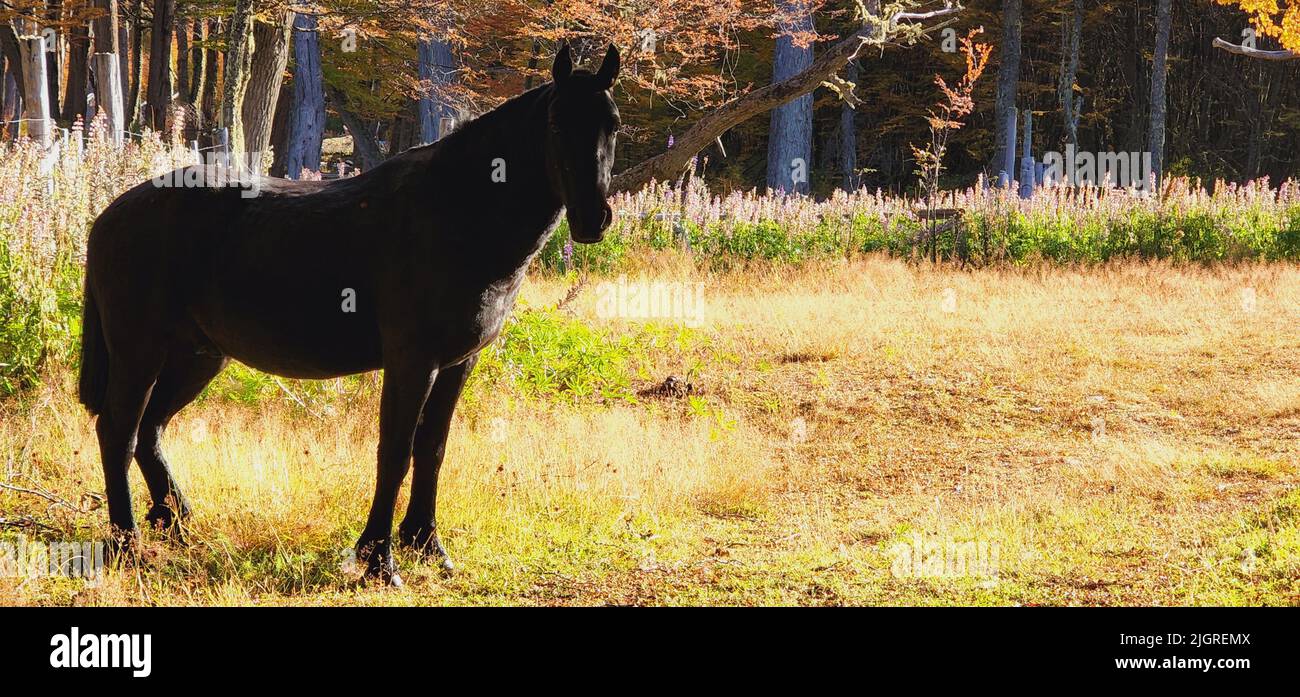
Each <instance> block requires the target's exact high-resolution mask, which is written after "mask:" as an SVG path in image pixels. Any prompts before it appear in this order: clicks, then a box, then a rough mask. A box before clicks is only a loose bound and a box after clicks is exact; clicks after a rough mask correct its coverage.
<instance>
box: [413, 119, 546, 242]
mask: <svg viewBox="0 0 1300 697" xmlns="http://www.w3.org/2000/svg"><path fill="white" fill-rule="evenodd" d="M530 96H531V98H532V99H531V101H527V102H522V103H518V104H512V105H510V108H509V109H505V108H503V109H498V110H497V111H495V112H489V113H488V114H486V115H484V116H482V117H480V119H479V120H478V121H476V122H474V123H471V124H469V125H467V126H466V128H465V130H464V131H462V132H458V133H454V134H452V135H451V136H449V141H448V142H447V143H446V145H447V146H448V147H447V148H446V149H445V150H444V151H443V152H441V153H440V154H439V155H438V156H437V157H436V159H435V161H434V162H433V164H432V166H433V167H435V168H438V169H439V170H440V174H441V176H442V177H443V181H445V182H447V183H448V185H449V189H450V190H451V191H453V192H455V195H456V196H457V204H458V206H464V207H467V208H466V210H467V211H468V212H469V214H470V217H471V218H473V219H474V220H476V221H478V222H479V223H483V222H486V223H488V224H487V225H483V226H482V228H481V229H480V230H479V231H477V232H476V234H481V235H484V236H485V237H484V238H483V242H485V243H486V244H485V252H487V251H489V250H490V251H491V252H492V253H493V254H497V255H501V257H502V259H501V261H502V263H503V264H506V265H508V264H510V263H517V264H518V265H520V266H522V265H524V264H526V263H527V262H528V260H529V259H531V258H532V256H533V254H535V253H536V251H537V250H538V249H539V248H540V247H541V245H542V243H543V242H544V241H545V240H544V238H545V236H546V234H547V233H548V232H549V230H550V228H551V226H552V225H553V224H554V222H555V221H556V219H557V217H558V215H559V212H560V208H561V205H562V204H561V202H560V199H559V197H558V196H557V195H556V194H555V192H554V190H553V188H552V186H551V183H550V179H549V175H548V172H547V166H546V155H545V133H546V123H545V120H544V119H545V111H544V109H545V107H544V106H543V105H542V104H540V103H538V101H537V100H538V99H539V98H540V95H531V94H529V95H525V97H530ZM516 257H517V258H516Z"/></svg>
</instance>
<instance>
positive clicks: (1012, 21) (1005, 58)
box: [993, 0, 1021, 179]
mask: <svg viewBox="0 0 1300 697" xmlns="http://www.w3.org/2000/svg"><path fill="white" fill-rule="evenodd" d="M1020 15H1021V0H1002V46H1001V47H1000V49H999V55H998V85H997V98H996V99H995V101H994V105H993V113H994V114H995V115H996V118H997V126H996V128H995V129H994V131H995V135H996V140H995V141H994V146H993V151H994V159H993V168H994V170H1004V169H1006V165H1005V163H1006V162H1008V161H1010V162H1014V161H1015V152H1016V144H1015V143H1014V142H1008V141H1007V133H1008V132H1010V129H1011V128H1012V127H1013V125H1014V124H1015V121H1016V114H1017V113H1018V112H1016V111H1015V109H1016V89H1017V87H1018V85H1019V82H1020ZM1014 170H1015V167H1014V166H1013V167H1012V171H1009V172H1007V177H1008V178H1010V179H1015V178H1016V172H1015V171H1014Z"/></svg>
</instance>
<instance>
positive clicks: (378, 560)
mask: <svg viewBox="0 0 1300 697" xmlns="http://www.w3.org/2000/svg"><path fill="white" fill-rule="evenodd" d="M437 375H438V368H437V366H436V365H435V364H434V363H433V362H432V361H428V360H421V359H418V358H414V357H410V356H402V357H398V358H390V357H388V356H386V357H385V361H384V389H383V395H382V397H381V398H380V406H379V459H378V469H377V472H376V476H375V500H374V502H372V503H371V505H370V516H369V518H367V519H366V527H365V529H364V530H362V531H361V539H359V540H358V541H357V548H356V551H357V559H358V561H361V562H364V563H365V565H366V576H368V577H371V578H379V579H382V580H385V581H388V582H389V583H391V584H392V585H394V586H401V585H402V579H401V578H400V577H399V576H398V575H397V565H396V564H395V563H394V562H393V554H392V535H393V507H394V506H396V505H397V492H398V490H399V489H400V488H401V486H402V480H403V479H405V478H406V470H407V469H408V467H409V466H410V462H411V443H412V440H413V439H414V438H415V431H416V427H417V425H418V423H419V421H420V412H421V410H423V408H424V403H425V401H426V400H427V399H428V397H429V390H430V388H431V387H432V386H433V382H434V379H435V378H436V377H437Z"/></svg>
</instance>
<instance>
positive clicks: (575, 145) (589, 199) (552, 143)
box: [546, 44, 619, 243]
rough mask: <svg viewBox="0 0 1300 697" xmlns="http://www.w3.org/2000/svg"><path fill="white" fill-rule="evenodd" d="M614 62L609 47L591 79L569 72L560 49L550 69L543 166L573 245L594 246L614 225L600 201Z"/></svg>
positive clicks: (614, 126) (610, 136) (609, 141)
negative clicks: (551, 85)
mask: <svg viewBox="0 0 1300 697" xmlns="http://www.w3.org/2000/svg"><path fill="white" fill-rule="evenodd" d="M618 61H619V58H618V49H617V48H614V46H613V45H612V44H611V45H610V47H609V51H607V52H606V53H605V60H604V61H603V62H602V63H601V64H600V69H599V70H597V71H596V72H595V73H591V72H588V71H586V70H574V69H573V56H572V54H571V53H570V52H569V45H568V44H565V45H564V48H561V49H560V52H559V54H558V55H556V57H555V65H554V66H552V67H551V75H552V76H553V77H554V79H555V85H554V89H553V90H552V93H553V96H552V98H551V103H550V107H549V110H548V113H547V121H548V123H547V129H546V155H547V163H548V167H549V171H550V177H551V186H552V187H554V189H555V191H556V192H557V193H558V194H559V195H560V200H561V201H563V202H564V207H565V210H566V217H567V218H568V220H569V235H570V236H571V237H572V238H573V241H574V242H588V243H591V242H599V241H600V240H601V237H603V236H604V232H605V228H607V227H609V224H610V223H611V222H613V220H614V212H613V211H612V210H611V209H610V207H609V204H608V203H606V202H605V197H606V196H608V195H609V177H610V169H611V168H612V167H613V166H614V134H615V133H616V132H617V131H618V128H619V118H618V108H617V107H615V106H614V100H613V99H612V98H611V97H610V94H609V90H610V88H611V87H613V86H614V78H616V77H618Z"/></svg>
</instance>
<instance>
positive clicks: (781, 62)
mask: <svg viewBox="0 0 1300 697" xmlns="http://www.w3.org/2000/svg"><path fill="white" fill-rule="evenodd" d="M777 6H778V8H779V9H780V10H781V11H784V12H789V13H791V18H790V21H789V24H788V25H787V26H784V27H782V30H783V32H784V33H783V34H782V35H781V36H779V37H777V40H776V49H775V52H774V53H773V56H772V82H773V83H779V82H781V81H783V80H786V79H789V78H791V77H793V76H795V75H798V74H799V73H802V72H803V71H805V70H807V69H808V68H809V67H810V66H811V65H812V63H813V51H812V46H811V45H809V46H804V47H802V48H801V47H799V46H797V45H795V41H794V37H792V36H791V33H794V32H811V31H812V30H813V21H812V13H811V9H810V7H809V5H808V3H807V0H779V2H778V3H777ZM812 108H813V96H812V94H811V92H810V93H807V94H803V95H800V96H798V97H796V98H794V99H793V100H791V101H790V102H788V103H786V104H783V105H781V106H779V107H777V108H775V109H773V110H772V116H771V119H770V121H769V126H768V136H767V188H768V189H771V190H773V191H785V192H788V193H799V194H806V193H808V191H809V182H808V172H809V168H810V167H811V166H812V111H813V109H812Z"/></svg>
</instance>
